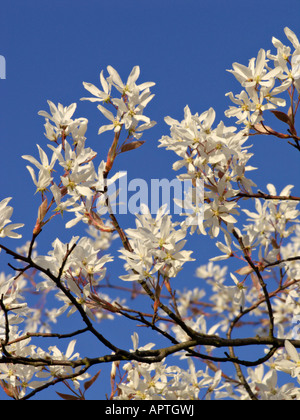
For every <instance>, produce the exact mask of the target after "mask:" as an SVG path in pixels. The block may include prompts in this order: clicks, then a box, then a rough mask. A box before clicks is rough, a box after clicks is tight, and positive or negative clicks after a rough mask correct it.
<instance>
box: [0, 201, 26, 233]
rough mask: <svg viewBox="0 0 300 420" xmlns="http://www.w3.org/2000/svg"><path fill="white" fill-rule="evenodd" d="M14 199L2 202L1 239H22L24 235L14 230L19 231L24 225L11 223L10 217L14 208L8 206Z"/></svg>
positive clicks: (0, 210)
mask: <svg viewBox="0 0 300 420" xmlns="http://www.w3.org/2000/svg"><path fill="white" fill-rule="evenodd" d="M11 199H12V197H8V198H5V199H4V200H2V201H1V202H0V238H5V237H6V236H8V237H9V238H15V239H18V238H21V237H22V235H20V234H18V233H16V232H13V230H14V229H19V228H21V227H23V226H24V224H23V223H11V221H10V217H11V216H12V213H13V208H12V207H11V206H8V205H7V204H8V203H9V202H10V200H11Z"/></svg>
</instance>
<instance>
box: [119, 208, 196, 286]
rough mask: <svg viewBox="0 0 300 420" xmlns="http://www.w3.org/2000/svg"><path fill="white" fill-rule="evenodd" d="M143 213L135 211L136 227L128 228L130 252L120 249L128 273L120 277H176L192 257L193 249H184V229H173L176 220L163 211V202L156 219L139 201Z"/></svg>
mask: <svg viewBox="0 0 300 420" xmlns="http://www.w3.org/2000/svg"><path fill="white" fill-rule="evenodd" d="M141 207H142V214H139V215H137V219H136V229H127V231H126V233H127V235H128V238H129V239H130V241H131V243H132V248H133V252H130V251H128V250H125V249H124V250H123V249H122V250H120V252H121V254H122V256H121V258H123V259H124V260H125V261H126V265H125V268H126V270H127V271H128V272H129V274H127V275H125V276H121V279H122V280H125V281H133V280H145V279H146V280H147V279H148V280H151V279H152V278H153V277H154V275H156V274H157V275H161V276H162V278H171V277H176V276H177V274H178V272H179V271H181V270H182V267H183V265H184V263H185V262H187V261H193V259H192V258H191V254H192V251H184V250H183V249H182V248H183V247H184V245H185V243H186V240H184V238H185V236H186V231H185V230H183V229H176V226H177V224H176V223H173V222H172V218H171V216H170V215H169V214H167V213H166V206H163V207H161V208H160V209H159V211H158V212H157V215H156V217H155V219H154V218H153V217H152V216H151V214H150V211H149V209H148V208H147V207H146V206H145V205H142V206H141Z"/></svg>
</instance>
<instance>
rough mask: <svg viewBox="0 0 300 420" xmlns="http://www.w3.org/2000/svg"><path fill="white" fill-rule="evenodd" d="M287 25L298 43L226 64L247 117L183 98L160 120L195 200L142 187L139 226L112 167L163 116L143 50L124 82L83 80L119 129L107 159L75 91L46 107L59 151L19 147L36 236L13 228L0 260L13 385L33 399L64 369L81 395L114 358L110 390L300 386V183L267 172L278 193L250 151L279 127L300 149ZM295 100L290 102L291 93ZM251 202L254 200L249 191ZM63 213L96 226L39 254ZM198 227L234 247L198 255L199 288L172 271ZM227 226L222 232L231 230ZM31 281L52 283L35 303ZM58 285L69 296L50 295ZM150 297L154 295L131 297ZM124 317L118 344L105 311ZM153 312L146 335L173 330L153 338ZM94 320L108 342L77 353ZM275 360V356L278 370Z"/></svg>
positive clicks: (218, 394) (0, 371) (4, 225)
mask: <svg viewBox="0 0 300 420" xmlns="http://www.w3.org/2000/svg"><path fill="white" fill-rule="evenodd" d="M285 34H286V36H287V38H288V40H289V42H290V44H291V46H286V45H284V44H283V43H282V42H281V41H279V40H278V39H276V38H273V39H272V43H273V46H274V47H275V49H276V54H272V53H271V52H270V51H267V52H266V51H265V50H263V49H261V50H260V51H259V53H258V55H257V57H255V58H252V59H251V60H250V61H249V65H248V66H244V65H242V64H239V63H234V64H233V69H232V70H229V71H230V72H231V73H232V74H233V75H234V76H235V78H236V79H237V81H238V82H239V83H240V85H241V86H242V91H241V92H240V93H239V94H238V95H234V94H233V93H232V92H229V93H228V94H227V96H228V97H229V99H230V100H231V101H232V103H233V106H230V107H229V109H228V110H227V111H225V115H226V117H228V118H232V117H234V118H236V126H234V127H227V126H225V124H224V123H223V122H222V121H221V122H219V123H218V125H217V126H214V123H215V119H216V113H215V111H214V109H213V108H210V109H209V110H207V111H204V112H203V113H202V114H198V113H197V114H194V115H193V114H192V112H191V110H190V108H189V107H188V106H186V107H185V109H184V119H183V120H182V121H177V120H175V119H173V118H172V117H166V118H165V122H166V124H167V125H168V126H169V127H170V135H164V136H162V138H161V139H160V140H159V147H165V148H166V149H167V150H171V151H173V152H174V153H175V155H176V156H177V159H178V160H176V161H175V162H174V164H173V170H174V171H177V173H178V175H177V177H176V180H177V181H178V182H179V183H182V184H184V183H186V182H187V181H188V182H189V188H188V189H187V190H186V191H185V196H184V197H181V198H177V197H175V199H174V201H175V203H176V205H177V206H179V207H180V208H181V209H182V214H181V215H179V216H178V217H177V219H176V220H175V217H174V215H171V214H170V212H169V211H168V208H167V206H166V205H164V206H162V207H161V208H159V209H158V211H157V213H156V214H155V215H153V214H152V213H151V212H150V210H149V208H148V206H147V205H146V204H145V203H142V204H141V206H140V212H139V213H138V214H135V216H134V217H135V222H136V227H135V228H131V229H126V226H122V227H121V225H120V221H119V218H118V213H117V211H116V209H115V207H114V201H115V200H116V199H117V193H115V192H111V188H110V187H111V186H114V185H115V183H116V182H117V181H118V180H119V179H121V177H122V176H123V175H122V173H121V172H120V173H119V172H117V173H113V171H114V168H115V165H114V164H115V161H116V159H118V157H119V156H120V155H122V154H123V153H134V152H135V150H136V149H138V148H140V147H142V146H143V144H144V143H145V142H144V141H143V140H141V137H142V135H143V133H144V131H145V130H148V129H151V128H152V127H153V126H154V125H155V122H154V121H151V119H150V118H149V117H148V116H146V115H145V113H144V111H145V108H146V106H147V105H148V103H149V102H150V101H151V100H152V99H153V97H154V95H153V94H152V93H151V91H150V88H152V87H153V86H154V85H155V84H154V83H153V82H146V83H142V84H138V83H137V80H138V78H139V76H140V68H139V67H138V66H135V67H134V68H133V69H132V71H131V73H130V75H129V77H128V79H127V81H126V83H124V82H123V81H122V79H121V77H120V75H119V74H118V72H117V71H116V70H115V69H114V68H113V67H111V66H108V67H107V72H108V76H107V77H105V76H104V72H103V71H101V73H100V84H101V88H98V87H96V86H95V85H93V84H91V83H87V82H84V84H83V85H84V88H85V89H86V90H87V91H88V92H89V93H90V94H91V95H92V96H91V97H88V98H82V99H83V100H87V101H90V102H93V103H94V102H98V105H97V108H98V110H99V111H100V113H101V115H102V117H104V118H106V119H107V120H108V123H107V124H104V125H102V126H101V127H100V128H99V134H100V135H102V134H103V133H104V132H108V131H112V132H113V136H112V142H111V144H110V145H108V152H107V154H105V158H106V160H102V161H101V162H100V163H99V164H98V167H97V166H95V165H96V164H95V162H96V158H97V152H95V151H93V150H92V149H91V148H90V147H86V140H87V139H86V137H85V135H86V131H87V125H88V120H87V119H86V118H75V119H74V118H73V114H74V113H75V111H76V108H77V105H76V104H75V103H74V104H71V105H70V106H68V107H64V106H63V105H62V104H58V106H56V105H54V104H53V103H52V102H51V101H48V104H49V108H50V113H48V112H46V111H40V112H39V115H40V116H42V117H44V118H45V126H44V127H45V136H46V138H47V140H48V141H49V142H50V144H48V148H49V149H50V150H51V152H52V156H51V157H50V158H49V157H48V155H47V153H46V152H45V151H44V150H43V148H42V147H40V146H39V145H38V153H39V160H38V159H37V158H35V157H33V156H31V155H24V156H22V157H23V159H25V160H26V161H27V162H29V165H28V166H27V169H28V171H29V174H30V176H31V178H32V181H33V183H34V185H35V187H36V192H37V193H38V194H40V197H41V204H40V205H39V208H38V211H37V218H35V224H34V228H33V231H32V237H31V240H29V241H28V242H27V243H26V244H25V245H24V246H22V247H21V248H17V249H16V250H15V249H13V248H11V247H9V246H7V245H6V244H5V245H4V243H3V244H2V243H1V244H0V249H1V250H3V251H4V252H5V253H6V254H8V255H9V256H10V257H11V258H12V259H14V260H15V261H17V262H18V264H19V266H18V267H15V266H14V265H12V264H11V263H9V267H10V268H11V269H12V270H13V271H14V273H15V275H14V276H9V275H6V274H4V273H2V274H1V273H0V349H1V355H0V386H1V387H2V389H3V390H4V392H5V393H6V394H7V395H8V396H10V397H12V398H15V399H30V398H32V397H33V396H35V395H37V394H39V393H40V392H42V391H44V390H46V389H48V388H49V387H54V388H55V387H56V385H57V384H59V383H63V384H65V386H66V387H67V388H68V389H69V390H71V392H72V395H68V394H63V393H58V395H60V396H61V397H62V398H65V399H84V398H85V391H86V390H87V389H89V388H90V387H91V386H96V384H95V382H96V379H97V378H98V376H99V374H100V373H99V371H98V372H97V373H96V374H95V375H94V376H93V377H92V378H91V377H90V373H91V372H92V368H93V367H95V366H98V365H102V364H110V365H111V374H110V378H109V381H108V383H110V385H111V388H112V389H111V394H110V398H111V399H169V400H170V399H198V398H207V399H209V398H212V397H214V398H216V399H223V398H236V399H238V398H241V399H251V400H259V399H274V395H276V398H277V399H300V388H299V387H298V386H297V383H298V382H300V370H299V360H300V356H299V355H298V352H297V349H298V348H300V339H299V334H298V333H297V324H296V321H297V320H299V319H300V311H299V290H300V289H299V281H300V230H299V225H298V223H299V220H298V217H299V215H300V212H299V210H298V209H297V205H298V203H299V201H300V198H299V197H298V196H297V195H292V194H291V191H292V189H293V188H294V187H293V186H292V185H288V186H286V187H285V188H284V189H283V190H282V191H281V193H279V194H278V193H277V191H276V188H275V186H273V185H272V184H268V185H267V189H268V193H264V192H262V191H261V190H257V191H254V188H256V187H257V186H256V185H255V183H254V182H253V181H252V180H251V179H250V178H249V177H248V173H249V172H250V171H253V170H255V169H256V168H254V167H252V166H251V165H249V164H248V162H249V160H250V158H252V154H250V153H249V151H248V148H249V145H248V144H247V141H248V139H249V138H255V137H254V136H258V135H260V136H262V135H267V136H272V137H274V138H279V139H281V140H284V141H286V142H287V143H288V144H290V145H292V146H293V147H294V148H296V149H297V150H299V151H300V138H299V137H298V133H297V127H296V121H297V113H298V109H299V103H300V94H299V93H300V43H299V41H298V38H297V37H296V35H295V34H294V33H293V32H292V31H291V30H290V29H288V28H285ZM113 92H115V93H117V96H115V95H114V94H113ZM284 95H286V96H287V100H286V99H285V98H284ZM287 104H288V110H287V111H286V112H283V111H281V110H279V109H278V108H282V109H283V108H285V107H286V106H287ZM270 112H271V113H272V114H273V116H275V117H276V118H277V120H278V123H279V124H284V127H285V129H286V133H285V132H284V130H280V131H278V130H277V128H275V127H271V126H270V125H267V123H266V119H267V118H268V115H269V113H270ZM102 150H103V147H102ZM54 168H55V169H54ZM250 199H251V200H250ZM10 200H11V198H5V199H3V200H2V201H1V202H0V237H1V238H6V237H8V238H13V239H20V238H21V235H20V234H18V233H16V230H17V229H20V228H22V227H23V224H22V223H12V222H11V220H10V219H11V217H12V213H13V208H12V207H11V206H10V205H9V202H10ZM245 203H246V204H247V205H248V206H249V207H248V208H244V207H243V206H244V204H245ZM251 206H252V207H253V206H254V207H255V208H254V209H253V208H251ZM241 211H242V212H243V213H245V214H246V216H247V218H246V223H245V222H244V221H242V220H241V218H240V212H241ZM107 214H108V216H107ZM58 215H62V216H63V218H64V219H65V218H67V221H66V225H65V226H66V229H77V227H76V228H75V226H76V225H77V224H79V223H83V224H85V225H86V226H88V235H89V236H81V237H80V236H76V237H74V236H73V237H72V238H71V239H70V240H69V242H67V243H63V242H61V240H60V239H59V238H56V239H55V240H54V241H53V243H52V244H51V246H52V248H51V249H50V250H49V252H48V254H47V255H41V254H40V253H39V252H38V243H37V242H38V240H40V239H41V236H40V234H41V232H42V231H43V230H44V229H45V230H46V229H47V228H49V226H50V223H51V224H52V223H55V220H57V216H58ZM238 226H242V228H241V230H240V229H239V228H238ZM195 234H198V235H199V238H200V239H199V240H202V239H203V238H204V237H206V239H207V240H209V238H210V239H211V240H213V241H215V243H216V246H217V248H218V249H219V251H220V252H221V255H216V256H213V257H212V258H211V259H210V261H209V262H208V263H207V264H205V265H202V266H200V267H198V268H197V271H196V276H197V277H198V278H199V279H200V280H199V281H202V282H205V284H206V288H205V289H204V288H203V289H200V288H198V287H197V288H194V289H189V288H188V287H189V286H190V285H189V281H188V279H186V278H185V286H186V287H187V289H185V290H183V291H182V290H180V289H178V290H176V289H175V284H176V283H175V282H174V279H175V278H180V276H181V272H184V269H185V265H186V264H190V263H192V262H194V261H195V259H194V258H193V257H192V255H193V251H191V250H188V249H186V247H187V246H188V244H189V241H188V237H189V236H190V235H195ZM222 235H223V237H224V241H223V242H221V240H219V237H220V236H222ZM117 238H118V239H119V240H120V241H121V243H122V247H121V248H120V249H119V258H120V259H122V260H123V262H124V274H123V275H121V276H120V280H121V281H126V282H127V284H131V285H132V286H131V287H129V286H127V287H123V286H120V285H119V284H118V283H117V282H118V281H119V279H118V280H116V279H114V280H113V282H111V281H108V280H107V267H108V266H109V263H110V262H112V261H115V256H112V255H111V254H108V253H107V250H108V249H109V248H110V246H111V243H112V241H113V240H116V239H117ZM224 261H228V263H231V262H232V263H233V264H232V265H233V266H234V264H235V263H236V264H238V265H239V268H238V269H235V271H234V272H233V268H232V267H230V266H229V265H228V266H223V267H222V266H221V265H219V263H220V262H221V263H222V264H223V263H224ZM240 264H242V266H240ZM105 280H107V283H106V286H104V284H103V283H104V282H105ZM128 282H129V283H128ZM115 283H117V284H115ZM200 284H201V283H200ZM104 287H106V290H107V291H108V292H110V291H112V290H114V291H116V290H118V292H120V293H121V292H122V293H123V296H122V298H111V297H110V295H109V294H105V293H103V289H104ZM207 289H209V290H210V292H209V294H208V292H207ZM28 291H29V292H30V293H32V295H34V296H35V297H37V298H38V299H40V300H39V302H38V305H33V306H31V303H30V295H29V294H28ZM127 294H128V295H130V297H131V300H130V305H129V304H128V303H127V301H126V300H125V298H126V297H127ZM52 295H54V296H55V298H56V299H57V301H58V302H60V304H61V305H60V306H54V307H52V308H51V307H49V306H48V305H49V302H50V301H51V299H48V296H52ZM140 298H142V299H145V301H147V302H148V305H149V307H147V308H146V307H145V308H144V307H143V310H140V309H139V308H136V307H134V304H135V301H136V300H137V299H140ZM145 305H146V304H145ZM74 313H77V314H78V315H79V319H80V322H81V324H82V325H80V326H78V325H76V328H74V330H73V331H68V332H65V333H59V332H53V331H52V324H53V323H57V322H58V320H59V318H60V317H63V316H64V315H67V316H72V315H73V314H74ZM120 317H121V318H122V319H123V320H124V321H125V320H126V322H127V324H126V325H128V330H129V331H130V334H132V335H131V337H132V342H133V349H131V350H129V349H127V348H126V349H125V348H123V347H124V346H123V345H122V346H121V345H119V344H118V342H117V341H118V338H117V336H116V335H115V337H114V338H113V339H109V338H107V337H106V336H105V334H104V333H103V330H102V329H99V328H98V327H97V323H98V322H112V323H113V322H116V321H115V319H116V318H118V319H120ZM298 318H299V319H298ZM209 324H211V325H210V327H209V326H208V325H209ZM141 326H142V327H144V328H145V329H146V331H147V337H148V336H149V339H150V335H151V337H153V339H154V340H156V339H157V338H160V339H161V340H162V341H163V345H162V344H158V342H157V343H150V342H149V343H148V344H146V345H145V346H142V347H141V346H140V345H139V336H138V334H137V333H136V332H135V331H133V328H138V327H141ZM241 330H242V331H243V335H242V334H241V335H240V336H239V334H240V331H241ZM100 331H101V332H100ZM112 331H113V330H112ZM87 334H88V335H89V337H92V338H93V339H94V340H95V341H96V345H99V348H98V347H96V346H95V349H96V350H97V351H99V354H98V355H97V357H88V356H87V355H86V356H84V357H81V356H80V355H79V353H74V349H75V345H77V343H76V342H77V340H78V341H80V340H81V339H85V338H86V336H87ZM234 334H235V335H237V336H234ZM242 337H243V338H242ZM55 339H58V340H59V342H63V341H68V348H67V350H66V351H65V352H63V351H61V350H60V349H59V348H58V347H57V346H50V347H49V348H48V349H47V348H45V347H44V346H43V344H42V347H38V346H36V345H35V344H33V343H34V342H35V340H39V341H38V342H39V343H40V342H42V343H46V342H47V341H48V342H51V343H52V341H53V340H55ZM70 339H72V340H71V341H69V340H70ZM153 347H155V348H153ZM239 349H248V350H250V354H251V357H250V356H249V357H248V359H252V360H247V358H246V357H244V356H243V357H240V356H239V355H238V353H239ZM254 349H255V351H254ZM108 351H109V352H110V354H107V352H108ZM262 351H264V352H265V353H264V354H263V355H261V353H262ZM171 355H178V356H183V360H184V361H185V362H186V363H187V366H186V367H183V365H182V363H183V361H180V360H178V363H177V364H176V366H168V363H169V360H170V356H171ZM225 364H226V365H228V364H230V365H232V367H233V369H232V374H228V373H227V372H226V373H225V372H224V371H223V366H224V365H225ZM203 366H204V367H205V370H202V367H203ZM269 366H272V368H270V369H269V370H268V372H267V373H265V372H264V369H266V368H267V367H269ZM246 368H247V369H246ZM279 374H280V375H281V374H282V375H283V374H286V375H288V376H289V378H292V380H293V384H292V385H290V384H289V383H285V384H284V386H282V387H279V385H277V377H278V375H279ZM82 382H83V387H84V388H83V390H82V389H80V386H81V383H82ZM71 384H72V386H73V387H74V388H75V391H74V390H73V389H72V386H71Z"/></svg>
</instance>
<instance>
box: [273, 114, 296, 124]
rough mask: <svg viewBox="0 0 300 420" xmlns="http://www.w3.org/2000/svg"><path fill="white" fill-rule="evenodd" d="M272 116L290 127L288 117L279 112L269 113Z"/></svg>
mask: <svg viewBox="0 0 300 420" xmlns="http://www.w3.org/2000/svg"><path fill="white" fill-rule="evenodd" d="M271 112H272V114H274V115H275V117H276V118H278V119H279V120H280V121H283V122H284V123H286V124H288V125H291V123H292V121H291V120H290V118H289V116H288V115H287V114H285V113H284V112H281V111H271Z"/></svg>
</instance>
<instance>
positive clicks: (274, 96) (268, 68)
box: [225, 28, 300, 130]
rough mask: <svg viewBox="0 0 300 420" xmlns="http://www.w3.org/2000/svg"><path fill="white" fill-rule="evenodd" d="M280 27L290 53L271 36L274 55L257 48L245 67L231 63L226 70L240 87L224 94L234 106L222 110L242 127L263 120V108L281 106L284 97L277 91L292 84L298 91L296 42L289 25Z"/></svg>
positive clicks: (298, 46)
mask: <svg viewBox="0 0 300 420" xmlns="http://www.w3.org/2000/svg"><path fill="white" fill-rule="evenodd" d="M284 31H285V34H286V36H287V38H288V39H289V41H290V42H291V43H292V45H293V47H294V48H295V50H294V51H293V53H292V52H291V48H290V47H288V46H285V45H283V44H282V42H281V41H279V40H278V39H277V38H274V37H273V39H272V42H273V45H274V47H275V48H276V49H277V54H276V55H274V54H271V52H270V51H267V52H266V51H265V50H263V49H261V50H260V51H259V53H258V55H257V58H252V59H251V60H250V61H249V65H248V67H246V66H244V65H242V64H239V63H234V64H233V70H229V71H230V72H231V73H232V74H233V75H234V76H235V77H236V79H237V80H238V82H239V83H240V84H241V86H242V87H243V88H244V89H243V90H242V91H241V92H240V93H239V94H238V95H236V96H234V95H233V93H232V92H229V93H228V94H227V95H228V96H229V98H230V99H231V101H232V102H233V103H234V104H235V106H231V107H230V108H229V110H228V111H226V113H225V114H226V116H227V117H236V118H237V124H244V125H245V129H246V130H249V129H251V128H252V127H253V126H255V125H256V124H259V123H260V122H262V121H263V112H264V111H266V110H275V109H276V108H277V107H284V106H285V105H286V101H285V100H284V99H282V98H280V97H278V95H280V94H281V93H283V92H284V91H286V90H287V89H289V87H290V86H291V85H292V84H294V86H295V87H296V88H297V90H298V92H300V84H299V83H300V82H299V80H300V67H299V54H300V44H299V41H298V39H297V37H296V35H295V34H294V33H293V32H292V31H291V30H290V29H289V28H285V30H284ZM271 62H273V66H272V65H271Z"/></svg>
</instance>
